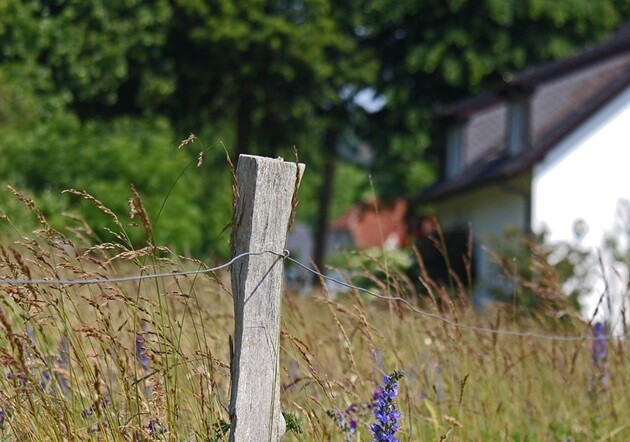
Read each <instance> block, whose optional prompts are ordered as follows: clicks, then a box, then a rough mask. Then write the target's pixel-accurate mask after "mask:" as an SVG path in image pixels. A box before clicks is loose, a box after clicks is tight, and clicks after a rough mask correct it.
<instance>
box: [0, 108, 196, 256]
mask: <svg viewBox="0 0 630 442" xmlns="http://www.w3.org/2000/svg"><path fill="white" fill-rule="evenodd" d="M177 144H178V143H177V141H176V139H175V137H174V135H173V131H172V129H171V128H170V125H169V123H168V122H167V121H166V120H165V119H160V118H158V119H154V120H144V119H131V118H121V119H117V120H114V121H112V122H104V121H100V122H98V121H89V122H85V123H82V122H80V121H79V120H78V119H77V118H76V116H74V115H73V114H72V113H68V112H61V113H57V114H54V115H49V118H47V119H46V120H45V121H38V122H35V123H33V124H32V125H31V126H30V128H29V130H28V131H23V130H21V129H20V128H15V127H11V126H5V128H4V130H3V131H1V132H0V155H1V156H2V158H3V159H4V160H5V161H4V164H5V165H6V166H7V169H6V170H4V171H3V182H4V183H7V184H10V185H12V186H13V187H15V188H17V189H18V190H20V189H24V190H26V191H27V192H28V193H29V194H31V195H32V196H33V197H34V198H35V200H36V201H37V202H38V203H39V204H40V205H41V207H40V208H41V210H42V211H43V212H44V214H45V215H47V216H48V217H49V218H50V219H49V221H50V222H51V223H52V225H53V226H55V227H57V228H62V227H63V226H64V225H66V224H67V223H68V220H67V219H66V218H65V217H63V216H62V215H61V214H62V212H63V211H65V210H70V209H72V210H71V211H72V212H75V211H78V212H79V214H80V216H81V217H83V218H85V220H86V221H87V222H88V224H89V225H91V226H94V228H95V229H96V234H97V235H99V236H101V238H106V237H107V236H108V235H107V234H106V233H105V231H104V230H103V228H105V227H108V228H112V220H111V219H109V217H108V216H106V215H105V214H104V213H103V212H102V211H101V210H100V209H98V208H97V207H95V206H94V204H92V203H91V202H89V201H87V200H82V199H80V198H77V197H74V196H72V197H71V196H70V195H68V194H63V195H62V194H61V192H62V191H63V190H65V189H69V188H74V189H77V190H79V191H86V192H87V193H89V194H91V195H92V196H94V197H95V198H96V199H98V200H100V201H101V202H102V203H103V204H104V205H105V206H107V207H109V208H110V209H112V210H113V211H114V213H116V214H117V215H118V216H119V217H120V218H121V219H127V214H128V213H129V207H128V206H127V200H128V199H129V197H130V186H131V185H134V186H135V187H136V189H137V190H138V192H139V193H140V194H141V195H142V196H143V198H144V203H145V205H146V207H147V210H148V213H149V216H150V218H151V220H152V222H153V223H154V231H155V234H156V240H157V241H158V242H160V243H164V244H168V245H176V246H178V247H179V248H181V249H183V250H191V251H192V250H195V251H198V249H197V247H198V246H199V245H200V244H201V239H202V235H201V232H202V226H201V221H202V217H201V213H200V209H199V206H198V205H197V204H196V202H197V200H198V199H199V198H200V193H201V190H202V189H201V182H200V179H199V176H198V172H197V171H195V170H187V171H186V173H184V174H183V175H181V176H179V175H180V173H181V172H183V171H184V170H185V169H186V168H187V166H188V165H189V164H190V163H191V161H192V162H193V163H194V159H191V158H190V156H189V155H188V154H187V153H185V152H182V151H178V150H177ZM171 186H173V187H172V189H171ZM1 198H2V207H3V210H4V211H5V212H9V213H8V214H9V215H10V218H12V219H13V220H14V222H16V224H18V225H20V226H21V227H22V228H28V227H29V226H31V225H32V221H31V222H29V221H28V218H24V217H19V218H16V215H17V213H16V211H17V210H18V208H17V206H16V204H15V203H14V202H10V201H11V200H12V199H13V198H12V197H11V195H9V193H8V192H7V191H6V189H3V193H2V197H1ZM22 213H24V212H23V211H22ZM136 221H137V220H136ZM127 233H128V234H129V236H130V237H131V238H132V240H133V241H134V242H135V243H136V244H138V243H140V242H141V241H142V239H143V235H144V233H143V232H142V230H141V229H136V228H130V229H129V230H128V232H127ZM108 239H112V238H108Z"/></svg>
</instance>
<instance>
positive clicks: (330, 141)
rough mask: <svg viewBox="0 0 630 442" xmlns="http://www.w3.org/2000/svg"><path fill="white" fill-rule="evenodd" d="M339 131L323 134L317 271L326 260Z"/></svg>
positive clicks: (332, 129) (316, 243)
mask: <svg viewBox="0 0 630 442" xmlns="http://www.w3.org/2000/svg"><path fill="white" fill-rule="evenodd" d="M338 134H339V131H338V130H337V129H336V128H329V129H326V133H325V134H324V181H323V183H322V185H321V187H320V190H319V198H318V203H319V216H318V218H317V224H316V226H315V228H316V230H315V256H314V257H313V261H314V264H315V267H316V268H317V269H322V268H323V265H324V259H325V258H326V243H327V241H326V239H327V237H328V217H329V214H330V203H331V202H332V194H333V185H334V181H335V170H336V166H337V150H336V144H337V137H338ZM314 283H315V284H319V283H320V280H319V278H317V277H316V278H315V280H314Z"/></svg>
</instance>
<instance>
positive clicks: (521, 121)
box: [507, 98, 529, 155]
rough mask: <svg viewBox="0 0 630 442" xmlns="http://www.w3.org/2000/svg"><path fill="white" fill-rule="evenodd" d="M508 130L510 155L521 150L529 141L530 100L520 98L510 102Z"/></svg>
mask: <svg viewBox="0 0 630 442" xmlns="http://www.w3.org/2000/svg"><path fill="white" fill-rule="evenodd" d="M508 118H509V121H508V132H507V151H508V154H510V155H516V154H517V153H519V152H521V151H522V150H523V149H524V147H525V146H526V145H527V144H528V142H529V101H528V100H527V98H519V99H517V100H514V101H512V102H511V103H510V111H509V117H508Z"/></svg>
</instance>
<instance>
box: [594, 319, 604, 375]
mask: <svg viewBox="0 0 630 442" xmlns="http://www.w3.org/2000/svg"><path fill="white" fill-rule="evenodd" d="M592 333H593V338H594V339H593V345H592V347H591V357H592V358H593V366H594V367H595V368H596V369H598V368H602V367H603V366H604V365H605V364H606V343H607V337H608V335H607V333H606V324H605V323H603V322H596V323H595V325H594V326H593V331H592Z"/></svg>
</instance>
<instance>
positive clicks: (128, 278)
mask: <svg viewBox="0 0 630 442" xmlns="http://www.w3.org/2000/svg"><path fill="white" fill-rule="evenodd" d="M265 254H272V255H275V256H278V257H280V258H283V259H285V260H287V261H290V262H292V263H294V264H295V265H297V266H299V267H301V268H302V269H304V270H306V271H308V272H309V273H311V274H313V275H315V276H317V277H319V278H323V279H324V280H326V281H330V282H333V283H335V284H339V285H341V286H343V287H346V288H348V289H351V290H357V291H358V292H361V293H365V294H367V295H369V296H372V297H374V298H377V299H381V300H385V301H391V302H399V303H402V304H405V305H406V306H407V307H408V308H409V309H410V310H412V311H413V312H415V313H417V314H418V315H421V316H424V317H426V318H430V319H434V320H437V321H440V322H443V323H445V324H447V325H449V326H452V327H455V328H458V329H461V330H466V331H472V332H477V333H487V334H494V335H504V336H514V337H520V338H533V339H540V340H547V341H564V342H576V341H592V340H612V339H625V338H627V337H629V336H628V335H624V334H622V335H614V334H612V333H611V334H607V335H598V336H593V335H592V334H585V335H570V336H563V335H554V334H545V333H538V332H522V331H517V330H509V329H499V328H490V327H481V326H476V325H471V324H466V323H462V322H458V321H455V320H452V319H449V318H447V317H444V316H441V315H439V314H437V313H432V312H429V311H426V310H423V309H421V308H418V307H416V306H415V305H413V304H412V303H411V302H410V301H409V300H407V299H405V298H403V297H400V296H388V295H382V294H380V293H376V292H374V291H373V290H370V289H367V288H365V287H360V286H357V285H354V284H352V283H350V282H347V281H343V280H340V279H338V278H333V277H330V276H327V275H324V274H323V273H321V272H319V271H317V270H315V269H313V268H311V267H309V266H308V265H306V264H304V263H302V262H300V261H298V260H296V259H294V258H292V257H291V256H290V253H289V251H288V250H284V251H283V252H282V253H279V252H275V251H273V250H262V251H260V252H246V253H241V254H239V255H237V256H235V257H233V258H232V259H231V260H229V261H228V262H226V263H224V264H221V265H218V266H215V267H210V268H204V269H199V270H187V271H172V272H164V273H153V274H146V275H129V276H122V277H116V278H98V279H11V278H4V277H2V276H0V286H3V285H4V286H7V285H99V284H113V283H121V282H133V281H143V280H147V279H157V278H173V277H179V276H191V275H203V274H208V273H214V272H217V271H219V270H223V269H226V268H228V267H230V266H232V264H234V263H235V262H237V261H239V260H241V259H244V258H247V257H250V256H261V255H265Z"/></svg>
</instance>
